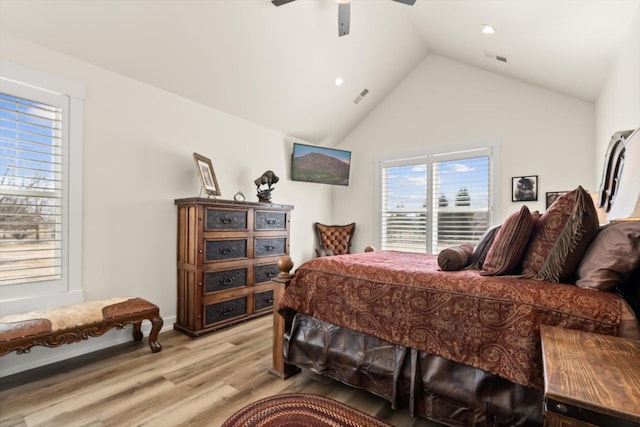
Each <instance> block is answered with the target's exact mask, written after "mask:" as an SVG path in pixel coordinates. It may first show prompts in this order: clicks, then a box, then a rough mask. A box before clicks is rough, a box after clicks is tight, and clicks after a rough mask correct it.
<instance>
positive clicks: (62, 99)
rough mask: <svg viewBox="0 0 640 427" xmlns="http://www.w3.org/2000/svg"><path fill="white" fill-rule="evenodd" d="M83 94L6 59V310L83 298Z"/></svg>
mask: <svg viewBox="0 0 640 427" xmlns="http://www.w3.org/2000/svg"><path fill="white" fill-rule="evenodd" d="M83 98H84V89H83V88H82V86H80V85H78V84H76V83H73V82H68V81H66V80H63V79H60V78H57V77H53V76H49V75H47V74H44V73H41V72H38V71H36V70H31V69H28V68H25V67H22V66H19V65H16V64H12V63H9V62H6V61H0V315H4V314H10V313H15V312H20V311H25V310H34V309H40V308H43V307H51V306H53V305H61V304H65V303H69V304H71V303H75V302H79V301H82V286H81V283H80V276H81V264H80V261H81V256H80V254H81V247H80V245H81V227H82V121H83V114H82V112H83V103H84V101H83Z"/></svg>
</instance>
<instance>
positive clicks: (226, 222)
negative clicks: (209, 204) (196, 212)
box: [205, 208, 248, 231]
mask: <svg viewBox="0 0 640 427" xmlns="http://www.w3.org/2000/svg"><path fill="white" fill-rule="evenodd" d="M247 215H248V214H247V211H244V210H229V209H213V208H207V209H206V214H205V218H206V221H205V230H206V231H212V230H215V231H220V230H246V229H247Z"/></svg>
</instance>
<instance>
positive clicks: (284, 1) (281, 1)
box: [271, 0, 295, 6]
mask: <svg viewBox="0 0 640 427" xmlns="http://www.w3.org/2000/svg"><path fill="white" fill-rule="evenodd" d="M292 1H295V0H271V3H273V5H274V6H282V5H283V4H287V3H291V2H292Z"/></svg>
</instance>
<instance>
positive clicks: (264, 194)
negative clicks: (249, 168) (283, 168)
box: [254, 171, 280, 203]
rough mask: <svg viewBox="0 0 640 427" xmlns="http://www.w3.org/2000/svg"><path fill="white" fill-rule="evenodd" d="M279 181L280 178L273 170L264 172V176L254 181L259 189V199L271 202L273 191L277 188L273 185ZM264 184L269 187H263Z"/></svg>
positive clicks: (262, 201)
mask: <svg viewBox="0 0 640 427" xmlns="http://www.w3.org/2000/svg"><path fill="white" fill-rule="evenodd" d="M278 181H280V178H278V177H277V176H276V174H275V173H273V171H266V172H265V173H263V174H262V176H259V177H258V178H257V179H256V180H255V181H254V183H255V184H256V187H257V189H258V201H259V202H261V203H271V192H272V191H273V190H275V189H274V188H273V185H274V184H275V183H277V182H278ZM263 185H266V186H267V187H266V188H264V187H262V186H263Z"/></svg>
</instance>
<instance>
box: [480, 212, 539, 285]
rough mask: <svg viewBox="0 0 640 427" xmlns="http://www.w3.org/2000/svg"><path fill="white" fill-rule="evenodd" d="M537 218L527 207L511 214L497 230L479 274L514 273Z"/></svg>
mask: <svg viewBox="0 0 640 427" xmlns="http://www.w3.org/2000/svg"><path fill="white" fill-rule="evenodd" d="M539 217H540V214H539V213H538V211H535V212H534V213H533V214H532V213H531V212H529V208H528V207H527V206H523V207H522V208H521V209H520V210H519V211H518V212H515V213H513V214H511V215H510V216H509V217H508V218H507V219H506V220H505V221H504V222H503V223H502V226H501V227H500V229H499V230H498V233H497V234H496V237H495V239H494V240H493V244H491V248H490V249H489V252H488V253H487V258H486V259H485V261H484V264H483V265H482V271H481V272H480V274H481V275H483V276H499V275H503V274H514V273H516V272H517V270H518V267H519V266H520V261H521V260H522V255H523V254H524V251H525V250H526V249H527V244H528V243H529V238H530V237H531V233H533V230H534V229H535V226H536V223H537V222H538V218H539Z"/></svg>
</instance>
